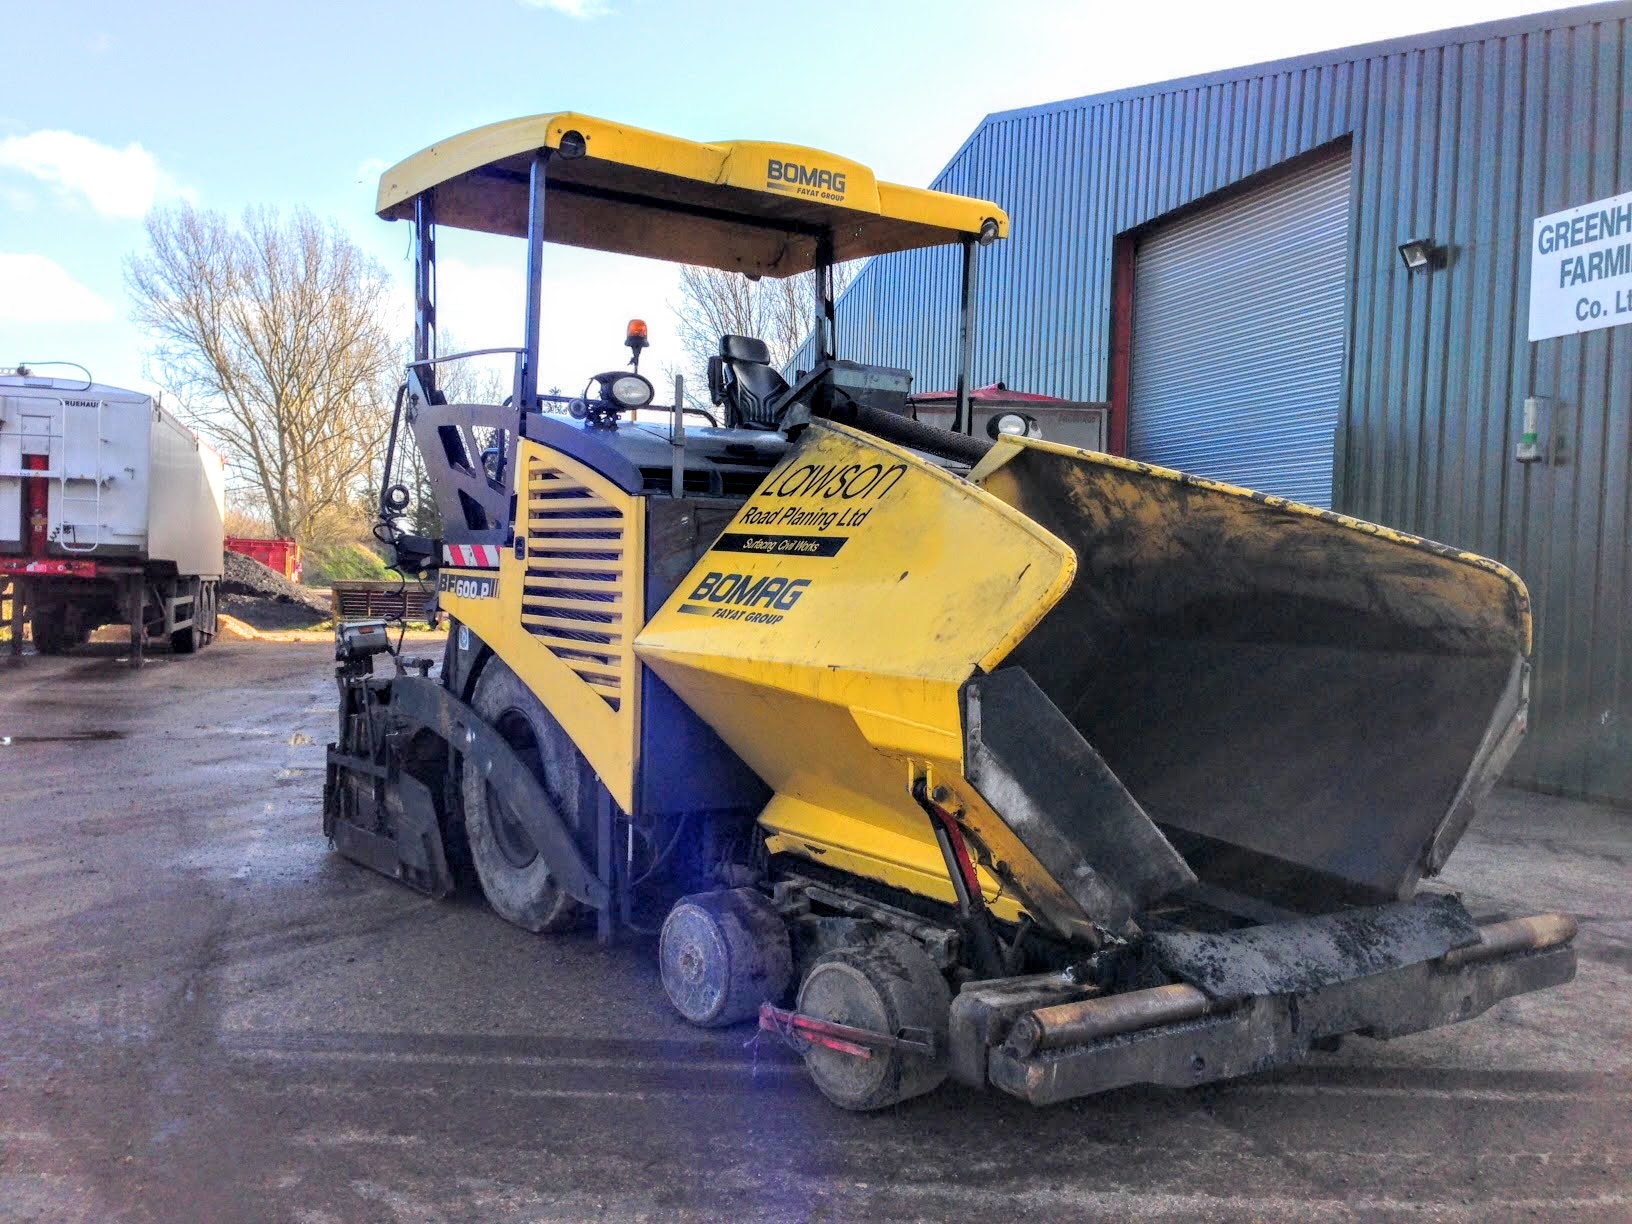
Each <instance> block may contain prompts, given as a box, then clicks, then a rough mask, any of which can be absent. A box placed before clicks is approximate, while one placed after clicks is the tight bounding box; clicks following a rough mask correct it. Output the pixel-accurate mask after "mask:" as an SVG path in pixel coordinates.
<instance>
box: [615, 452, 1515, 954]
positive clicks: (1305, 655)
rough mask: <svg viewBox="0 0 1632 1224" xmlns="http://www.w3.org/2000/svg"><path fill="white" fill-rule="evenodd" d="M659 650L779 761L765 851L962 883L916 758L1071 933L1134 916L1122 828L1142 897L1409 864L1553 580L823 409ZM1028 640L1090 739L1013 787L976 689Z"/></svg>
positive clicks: (1071, 735) (690, 689)
mask: <svg viewBox="0 0 1632 1224" xmlns="http://www.w3.org/2000/svg"><path fill="white" fill-rule="evenodd" d="M636 651H637V653H638V654H639V656H640V657H641V658H642V659H643V660H644V661H645V662H646V663H647V664H648V665H649V666H651V667H652V668H653V669H654V670H656V671H657V673H658V674H659V675H660V676H661V677H662V678H663V679H664V680H665V681H666V682H667V683H668V684H669V685H670V686H671V687H672V688H673V689H674V690H675V691H676V692H677V693H679V694H680V696H681V697H682V699H683V700H684V701H685V702H686V703H687V704H688V705H689V706H691V707H692V708H693V709H694V710H696V711H697V712H698V713H699V714H700V715H701V716H702V717H703V718H704V719H705V720H706V721H707V722H708V723H709V724H710V725H711V726H712V727H713V728H715V729H716V730H717V731H718V732H719V734H720V735H721V737H722V738H723V739H724V740H725V741H726V742H727V743H728V744H730V745H731V746H732V748H733V749H735V751H736V752H737V753H738V754H739V755H740V756H741V757H742V758H743V760H745V761H746V762H747V763H748V764H749V766H751V767H752V768H753V770H754V771H755V772H756V773H758V774H759V775H760V777H761V778H763V779H764V780H765V781H766V782H767V783H768V784H769V785H770V786H771V788H772V789H773V791H774V792H775V794H774V798H773V799H772V800H771V802H770V803H769V805H768V806H767V807H766V809H765V810H764V812H763V814H762V815H761V817H760V824H761V825H762V827H763V828H764V830H765V833H766V835H767V840H768V846H769V848H770V849H771V851H772V852H774V853H781V854H786V855H790V856H794V857H795V858H804V859H808V860H811V861H814V862H817V863H821V864H823V865H825V866H828V867H832V868H836V869H839V870H842V871H845V872H849V873H852V874H854V875H857V876H860V877H863V878H866V879H870V880H873V881H876V882H878V883H881V884H884V885H888V886H891V887H894V888H899V889H904V890H907V891H909V892H912V893H915V894H918V895H921V896H924V897H928V898H932V899H935V900H939V901H950V900H952V898H953V889H952V886H951V883H950V880H949V875H948V868H947V865H946V863H945V860H944V859H943V857H942V853H941V850H940V848H939V846H938V845H937V842H936V839H935V835H934V830H933V826H932V824H931V822H930V819H929V818H928V816H927V815H926V813H925V811H924V809H923V807H922V806H920V804H919V802H918V801H917V800H916V799H915V797H914V784H915V783H916V782H918V781H919V780H925V781H927V783H928V784H929V786H930V787H932V788H935V787H940V788H945V789H944V790H943V791H942V792H941V794H942V801H941V806H943V807H946V808H948V809H950V810H954V811H956V812H957V813H958V820H959V823H960V825H961V826H962V827H963V829H964V831H965V832H966V834H967V836H968V838H969V840H970V842H971V844H972V845H973V846H974V847H975V848H976V852H977V856H978V858H979V860H980V864H981V865H980V876H981V883H982V890H983V892H984V894H985V895H986V897H987V900H988V902H989V904H990V905H991V906H992V908H993V910H994V912H995V913H996V914H997V916H999V917H1000V918H1006V919H1010V920H1013V919H1015V918H1017V917H1018V916H1019V915H1020V914H1022V913H1024V914H1026V915H1028V916H1030V917H1032V918H1033V919H1035V920H1037V921H1039V922H1040V923H1041V924H1042V925H1043V926H1044V927H1045V928H1048V929H1052V930H1054V931H1055V932H1056V933H1057V934H1059V935H1061V936H1064V937H1073V936H1077V935H1082V934H1084V933H1085V932H1086V931H1087V930H1088V928H1090V927H1093V926H1099V927H1111V928H1114V927H1115V926H1116V921H1115V919H1117V918H1120V917H1122V916H1123V915H1122V914H1121V913H1120V912H1118V913H1116V914H1114V915H1108V914H1107V912H1106V911H1105V907H1103V906H1100V907H1097V908H1096V906H1095V905H1094V904H1093V901H1092V896H1093V894H1091V893H1090V892H1085V891H1084V890H1082V889H1080V888H1077V887H1074V885H1073V879H1072V877H1074V876H1078V875H1081V876H1088V875H1092V874H1093V872H1094V871H1099V872H1102V873H1103V872H1104V871H1105V868H1106V863H1105V861H1104V860H1106V859H1110V860H1114V859H1115V858H1116V857H1117V854H1118V844H1119V843H1120V844H1122V845H1124V846H1125V845H1126V843H1127V842H1128V840H1129V831H1131V834H1132V835H1134V836H1135V837H1136V839H1137V840H1138V841H1139V844H1140V846H1141V847H1142V849H1141V851H1140V853H1141V855H1142V856H1143V857H1145V858H1147V859H1152V860H1163V859H1166V860H1168V861H1166V862H1164V863H1159V864H1158V866H1157V867H1156V868H1153V869H1152V870H1153V875H1152V876H1151V877H1150V878H1147V879H1143V880H1140V879H1132V880H1124V881H1122V882H1123V883H1125V884H1127V887H1126V888H1124V890H1123V891H1124V892H1125V893H1127V894H1128V895H1130V896H1134V897H1136V898H1141V897H1142V898H1143V899H1145V900H1148V899H1149V897H1150V895H1151V894H1152V893H1153V892H1156V893H1159V892H1161V891H1163V890H1171V889H1173V888H1177V887H1182V886H1184V885H1185V884H1187V883H1194V882H1195V880H1196V878H1197V876H1199V877H1200V878H1201V879H1202V880H1203V881H1204V882H1210V883H1213V884H1215V885H1219V886H1226V887H1237V888H1242V889H1244V890H1246V891H1249V892H1256V893H1260V894H1261V893H1263V892H1265V891H1266V890H1267V891H1269V892H1272V893H1273V892H1275V885H1276V881H1277V878H1278V877H1277V871H1279V872H1280V873H1281V876H1284V877H1285V878H1284V879H1281V880H1280V881H1279V882H1280V883H1281V884H1282V885H1284V887H1282V888H1281V891H1280V893H1279V894H1278V895H1277V899H1278V900H1281V901H1290V900H1296V894H1298V893H1300V892H1301V893H1302V894H1304V899H1305V901H1308V894H1309V892H1310V891H1311V889H1313V890H1315V891H1320V892H1322V894H1323V895H1322V897H1321V898H1320V900H1319V901H1318V902H1309V904H1310V907H1311V908H1318V907H1319V906H1320V905H1329V904H1331V903H1332V898H1333V897H1334V896H1349V897H1353V898H1356V899H1358V898H1360V897H1362V896H1364V897H1368V898H1371V899H1373V900H1375V899H1378V898H1392V897H1398V896H1405V895H1409V893H1410V891H1411V890H1412V889H1413V888H1414V886H1415V882H1416V880H1417V879H1418V877H1419V876H1420V875H1421V874H1422V872H1423V871H1425V870H1427V871H1432V870H1434V869H1436V868H1437V865H1438V863H1440V862H1442V861H1443V857H1444V854H1446V853H1448V852H1449V847H1450V845H1453V844H1454V842H1455V839H1456V837H1457V836H1458V835H1459V834H1460V832H1461V828H1462V826H1463V825H1465V823H1466V819H1467V818H1468V816H1469V815H1470V814H1471V802H1472V799H1473V798H1474V797H1476V795H1477V793H1478V791H1479V790H1480V789H1481V788H1482V787H1484V786H1488V784H1489V782H1490V781H1491V780H1492V779H1493V778H1494V776H1495V773H1496V772H1497V771H1498V770H1499V768H1500V766H1501V764H1503V763H1504V762H1505V760H1506V759H1507V755H1508V754H1510V753H1511V751H1512V748H1513V746H1514V744H1515V743H1516V741H1517V738H1518V735H1519V734H1520V733H1521V731H1522V725H1523V714H1524V705H1525V680H1526V676H1527V674H1528V652H1529V612H1528V604H1527V600H1526V598H1525V593H1524V588H1523V585H1522V584H1521V583H1520V582H1519V581H1518V579H1517V578H1516V577H1514V576H1513V575H1512V574H1511V573H1510V572H1509V571H1507V570H1505V569H1503V568H1502V567H1501V566H1499V565H1496V564H1495V563H1493V562H1489V561H1486V560H1484V559H1482V558H1478V557H1474V556H1472V555H1470V554H1465V553H1459V552H1456V551H1455V550H1452V549H1448V548H1444V547H1443V546H1440V545H1435V544H1432V543H1430V542H1427V541H1423V540H1419V539H1417V538H1415V537H1411V536H1407V535H1404V534H1402V533H1398V532H1393V531H1389V530H1386V529H1383V528H1379V527H1375V526H1373V525H1371V524H1366V523H1361V522H1359V521H1357V520H1353V519H1347V518H1344V517H1343V516H1340V515H1335V514H1331V513H1329V512H1323V511H1316V510H1311V509H1309V508H1307V507H1302V506H1297V505H1295V504H1291V503H1287V502H1285V501H1284V500H1282V499H1278V498H1270V497H1265V496H1263V495H1260V494H1254V493H1251V492H1249V491H1247V490H1243V489H1237V488H1233V487H1230V486H1227V485H1222V484H1218V483H1216V482H1211V481H1205V480H1198V479H1195V478H1192V477H1187V476H1184V475H1181V474H1180V473H1177V472H1171V471H1166V470H1163V469H1159V468H1152V467H1149V466H1148V465H1143V464H1137V463H1132V462H1129V461H1126V460H1121V459H1117V458H1114V457H1112V456H1107V455H1102V454H1097V453H1093V452H1085V451H1078V450H1074V449H1071V448H1067V447H1061V446H1055V445H1051V444H1048V443H1042V442H1035V441H1029V440H1024V439H1013V438H1005V439H1002V440H1000V441H999V442H998V443H997V445H996V446H995V447H994V448H993V450H992V452H991V453H990V454H989V455H988V457H987V459H986V460H985V461H983V462H982V463H981V464H979V465H978V466H977V467H976V468H975V469H974V470H973V471H972V472H971V473H970V474H969V477H968V478H967V479H964V478H962V477H959V476H957V475H954V474H951V473H949V472H947V471H946V470H944V469H942V468H940V467H938V466H936V465H934V464H933V463H930V462H928V461H926V460H924V459H923V458H922V457H921V456H918V455H915V454H914V453H912V452H910V451H906V450H902V449H900V448H897V447H894V446H891V445H889V444H886V443H884V442H881V441H879V440H877V439H875V438H872V437H870V436H867V435H864V434H861V433H858V432H855V431H852V430H849V429H846V428H843V427H840V426H836V425H831V424H823V423H817V424H815V425H813V426H812V427H811V428H810V429H809V431H808V432H807V434H806V435H805V437H804V439H803V440H802V441H801V443H800V445H799V446H798V447H797V448H795V449H794V451H793V452H792V453H791V454H790V456H789V457H788V458H787V459H786V460H785V461H784V463H783V464H782V465H781V466H780V467H778V468H777V469H775V470H774V471H773V472H772V473H771V475H770V476H769V477H768V478H767V479H766V480H765V482H764V483H763V485H762V486H761V487H760V489H759V491H758V493H757V494H756V495H755V496H754V497H752V498H751V499H750V500H749V501H748V502H747V504H746V505H745V506H744V507H743V509H742V511H741V512H740V513H739V515H738V516H737V518H736V520H735V522H734V523H733V524H732V526H731V528H730V529H729V530H728V531H727V532H726V533H725V534H724V535H723V536H722V537H721V538H720V540H719V542H718V543H716V545H715V547H714V549H713V550H712V551H711V552H709V553H708V554H707V555H706V556H704V558H703V559H702V561H701V562H700V563H699V564H698V565H697V566H696V568H695V569H694V570H693V571H692V573H691V575H690V576H689V577H688V578H687V579H686V580H685V581H684V582H683V583H682V584H681V586H680V588H679V589H677V590H676V591H675V592H674V594H673V595H672V597H671V598H670V599H669V600H668V602H667V603H666V604H665V605H664V606H663V608H662V609H661V610H660V611H659V612H658V614H657V615H656V616H655V617H653V619H652V620H651V622H650V623H649V624H648V625H647V626H646V627H645V629H644V630H642V632H641V633H640V634H639V636H638V639H637V642H636ZM1005 666H1008V667H1018V668H1022V669H1023V670H1024V671H1025V672H1026V673H1027V674H1028V676H1029V681H1028V683H1032V684H1034V687H1035V688H1037V689H1039V690H1040V691H1041V694H1042V697H1041V698H1039V699H1038V704H1037V705H1036V706H1035V707H1034V712H1033V714H1032V715H1028V719H1034V720H1035V721H1036V722H1037V724H1038V730H1039V734H1040V735H1042V734H1043V733H1044V732H1045V731H1046V733H1047V735H1052V736H1054V737H1055V738H1054V739H1053V740H1051V741H1050V742H1054V743H1059V744H1063V745H1065V747H1066V748H1067V749H1069V751H1067V752H1065V753H1064V754H1063V755H1061V756H1059V757H1057V758H1056V759H1054V760H1053V761H1052V762H1049V761H1046V760H1045V761H1034V762H1032V766H1033V777H1032V779H1031V781H1032V783H1033V785H1032V790H1033V792H1034V796H1033V797H1034V798H1035V797H1036V794H1037V793H1041V795H1042V798H1041V799H1040V800H1037V801H1036V802H1032V803H1030V804H1029V805H1027V804H1022V805H1019V806H1018V807H1017V806H1016V805H1015V803H1014V802H1013V800H1012V798H1011V800H1010V801H1009V802H1008V806H1007V808H1006V810H1004V811H1002V812H1000V811H999V810H998V807H999V806H1000V805H1001V804H1002V803H1003V800H1002V799H1001V795H1002V794H1003V793H1007V792H1004V790H1003V788H1002V787H1001V786H994V785H991V784H977V783H976V782H974V781H972V780H971V776H970V775H971V773H972V772H973V769H974V764H975V763H974V761H973V760H972V754H973V752H974V751H975V749H974V747H973V746H972V745H974V744H975V742H976V741H975V739H974V738H972V737H973V736H974V734H975V733H976V732H977V731H978V728H974V727H971V725H970V723H971V719H972V718H975V717H976V716H974V715H972V714H971V713H970V710H969V709H966V708H965V707H964V705H963V702H962V700H960V694H962V693H963V690H964V689H965V687H966V686H968V685H970V684H972V683H974V682H975V681H976V680H977V678H979V677H982V676H985V675H987V674H989V673H992V672H993V671H994V669H1000V668H1002V667H1005ZM1045 699H1046V700H1045ZM971 708H972V707H971ZM1066 722H1069V724H1070V725H1069V727H1067V726H1066V725H1065V724H1066ZM1043 724H1047V726H1046V727H1045V726H1044V725H1043ZM1061 736H1063V737H1064V738H1060V737H1061ZM1045 738H1046V737H1045ZM1011 739H1012V737H1011ZM1090 749H1091V750H1090ZM1100 757H1103V762H1104V764H1105V765H1108V766H1109V767H1110V770H1111V771H1112V773H1114V775H1115V776H1114V778H1112V779H1110V780H1109V781H1106V780H1105V779H1104V778H1103V777H1100V776H1099V775H1098V774H1097V773H1096V770H1097V769H1098V761H1099V758H1100ZM1470 761H1471V762H1472V766H1471V768H1470V767H1469V762H1470ZM1050 769H1053V770H1054V771H1055V773H1057V774H1061V775H1064V776H1061V777H1057V778H1049V777H1048V776H1047V774H1048V772H1049V770H1050ZM1096 779H1097V780H1096ZM1093 787H1098V788H1099V789H1097V790H1094V789H1092V788H1093ZM1124 788H1125V789H1124ZM1107 808H1114V809H1116V810H1117V811H1119V812H1121V813H1122V818H1123V819H1124V820H1126V821H1132V822H1133V823H1131V824H1128V823H1124V824H1122V825H1120V826H1118V829H1119V830H1122V831H1117V830H1107V829H1105V828H1102V827H1100V822H1101V816H1100V813H1101V812H1102V811H1104V810H1107ZM1146 817H1148V818H1149V821H1151V822H1154V825H1155V828H1159V829H1160V830H1161V833H1160V834H1158V833H1156V831H1155V828H1151V829H1149V830H1148V831H1146V829H1145V818H1146ZM1045 821H1052V822H1053V823H1055V824H1056V825H1058V826H1059V827H1061V828H1064V829H1065V830H1066V832H1067V833H1068V835H1069V838H1070V839H1075V844H1077V845H1080V846H1082V847H1084V849H1083V851H1082V853H1081V854H1080V855H1079V854H1077V852H1076V851H1073V852H1072V854H1071V855H1069V856H1067V859H1066V860H1065V862H1064V866H1063V867H1062V861H1061V860H1060V859H1059V858H1058V857H1056V858H1055V859H1054V860H1052V861H1051V862H1050V863H1049V864H1048V865H1046V866H1045V864H1044V863H1043V862H1042V861H1040V855H1041V851H1038V852H1037V853H1033V849H1034V848H1035V847H1036V846H1037V845H1038V842H1037V839H1036V838H1035V837H1034V836H1033V835H1032V832H1031V831H1032V830H1034V829H1035V828H1036V827H1037V826H1038V824H1039V822H1045ZM1096 839H1097V841H1096ZM1169 841H1171V847H1177V848H1178V850H1179V851H1180V852H1182V854H1183V860H1182V861H1180V860H1179V858H1178V856H1177V855H1176V854H1173V853H1172V849H1171V847H1170V845H1169ZM1096 844H1097V845H1098V846H1099V847H1100V851H1101V852H1100V853H1099V854H1098V855H1097V856H1096V854H1095V852H1094V851H1093V850H1092V849H1091V847H1093V846H1095V845H1096ZM1096 857H1097V858H1098V860H1099V861H1095V860H1096ZM1141 870H1142V869H1141V868H1139V867H1137V866H1135V867H1134V868H1133V869H1132V870H1131V871H1129V872H1124V874H1125V875H1129V876H1133V877H1137V876H1139V875H1140V872H1141ZM1192 871H1193V872H1194V874H1192ZM1113 875H1114V873H1113ZM1266 881H1267V882H1268V883H1266ZM1112 882H1113V883H1115V882H1117V881H1115V880H1114V879H1113V881H1112Z"/></svg>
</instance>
